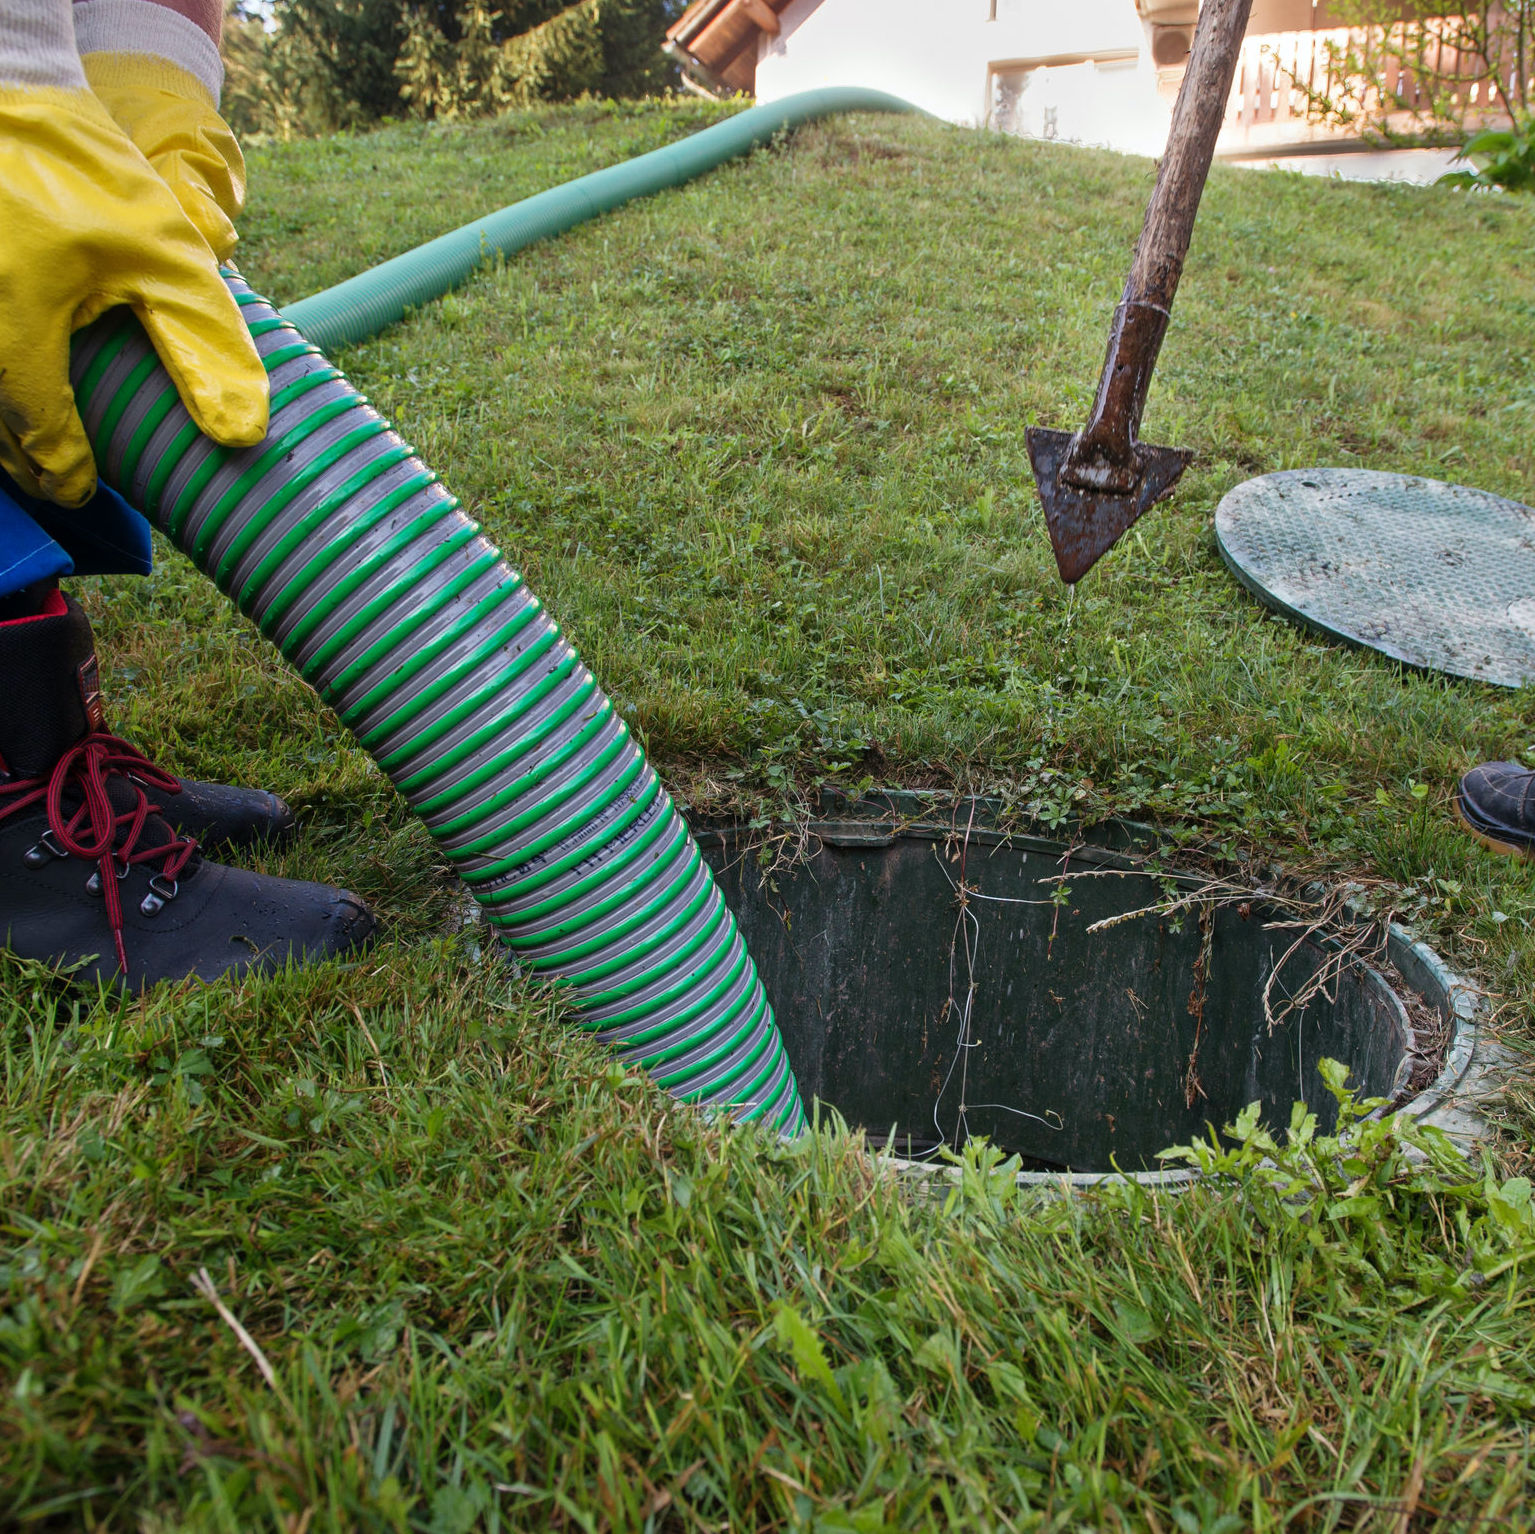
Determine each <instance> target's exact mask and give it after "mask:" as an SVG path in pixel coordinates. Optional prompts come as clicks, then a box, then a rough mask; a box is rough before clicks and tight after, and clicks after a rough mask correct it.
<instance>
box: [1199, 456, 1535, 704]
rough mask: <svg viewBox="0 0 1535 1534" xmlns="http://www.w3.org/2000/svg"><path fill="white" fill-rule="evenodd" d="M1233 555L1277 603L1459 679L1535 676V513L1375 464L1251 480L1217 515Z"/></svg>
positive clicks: (1220, 536) (1513, 683) (1227, 554)
mask: <svg viewBox="0 0 1535 1534" xmlns="http://www.w3.org/2000/svg"><path fill="white" fill-rule="evenodd" d="M1215 536H1216V539H1217V541H1218V543H1219V545H1220V551H1221V555H1222V557H1223V558H1224V559H1225V561H1226V563H1227V564H1228V565H1229V566H1230V567H1231V569H1232V571H1233V573H1234V574H1235V575H1236V577H1237V579H1238V580H1240V581H1241V582H1242V584H1243V585H1244V586H1246V587H1247V588H1248V590H1249V591H1251V592H1253V594H1254V595H1255V596H1257V597H1258V598H1259V599H1260V600H1261V601H1263V602H1266V603H1267V604H1268V605H1269V606H1270V607H1273V608H1276V609H1278V610H1279V611H1280V612H1282V613H1286V614H1288V615H1289V616H1290V617H1292V618H1296V619H1299V620H1300V621H1301V622H1303V623H1307V624H1310V625H1311V626H1312V627H1314V628H1318V629H1321V630H1322V631H1323V632H1324V633H1326V634H1329V635H1331V636H1333V637H1334V638H1337V639H1344V640H1347V641H1349V642H1350V643H1353V644H1357V645H1363V646H1365V647H1367V648H1368V649H1372V650H1379V651H1380V652H1381V653H1382V654H1383V655H1389V656H1391V657H1392V659H1393V660H1398V661H1403V662H1405V663H1406V664H1407V665H1410V666H1422V667H1425V668H1427V669H1429V670H1433V671H1443V672H1447V673H1448V674H1449V675H1450V676H1460V677H1470V678H1472V679H1474V680H1476V681H1481V682H1493V683H1496V684H1497V685H1498V686H1500V687H1518V686H1520V685H1521V684H1523V683H1525V682H1529V681H1535V511H1532V510H1531V509H1530V507H1528V506H1522V505H1520V503H1519V502H1517V501H1506V500H1504V499H1503V498H1502V497H1501V496H1496V495H1489V494H1487V493H1486V492H1485V491H1482V490H1472V489H1468V488H1467V487H1466V486H1464V485H1447V484H1444V483H1442V482H1441V481H1439V480H1434V479H1419V478H1417V477H1415V476H1413V475H1408V474H1382V473H1377V472H1375V471H1373V470H1368V469H1291V470H1286V471H1284V472H1283V473H1279V474H1265V475H1262V476H1261V477H1260V478H1258V479H1250V480H1247V481H1245V482H1244V483H1243V484H1240V485H1238V486H1237V487H1236V488H1235V489H1234V490H1232V491H1230V492H1229V493H1228V494H1227V495H1226V497H1225V499H1224V500H1223V501H1222V502H1221V504H1220V507H1219V509H1218V510H1217V511H1216V513H1215Z"/></svg>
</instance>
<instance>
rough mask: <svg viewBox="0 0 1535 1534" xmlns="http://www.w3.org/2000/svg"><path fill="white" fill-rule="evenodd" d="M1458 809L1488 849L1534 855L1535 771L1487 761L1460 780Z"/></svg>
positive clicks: (1509, 763)
mask: <svg viewBox="0 0 1535 1534" xmlns="http://www.w3.org/2000/svg"><path fill="white" fill-rule="evenodd" d="M1455 810H1456V813H1457V814H1458V815H1459V816H1460V818H1461V820H1462V821H1464V822H1465V824H1466V827H1467V829H1469V830H1470V832H1471V834H1472V835H1473V836H1474V837H1476V839H1477V840H1478V841H1479V842H1481V843H1482V845H1483V846H1485V847H1490V848H1491V849H1492V850H1493V851H1494V852H1501V853H1504V854H1507V855H1509V856H1512V857H1529V856H1531V855H1532V854H1535V772H1531V771H1530V770H1529V769H1528V768H1526V767H1521V766H1520V765H1519V764H1518V762H1484V763H1483V764H1482V765H1481V766H1480V767H1473V768H1472V769H1471V771H1470V772H1468V773H1467V774H1466V775H1465V777H1463V778H1462V779H1461V780H1460V787H1459V789H1458V791H1457V792H1456V795H1455Z"/></svg>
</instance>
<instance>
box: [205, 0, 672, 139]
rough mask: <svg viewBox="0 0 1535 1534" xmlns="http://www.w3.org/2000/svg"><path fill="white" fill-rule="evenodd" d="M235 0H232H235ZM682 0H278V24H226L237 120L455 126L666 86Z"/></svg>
mask: <svg viewBox="0 0 1535 1534" xmlns="http://www.w3.org/2000/svg"><path fill="white" fill-rule="evenodd" d="M231 3H235V0H231ZM675 9H676V4H675V0H576V3H574V4H572V3H570V0H452V3H444V4H426V3H422V0H277V4H276V6H275V9H274V13H273V14H274V16H275V18H276V20H277V22H278V28H277V30H276V31H275V32H273V33H270V34H269V33H267V32H265V30H264V28H263V26H262V25H261V23H260V22H259V21H252V22H247V23H244V24H242V25H236V26H233V27H231V28H230V29H229V31H228V34H227V36H228V41H227V43H226V54H228V55H230V56H231V58H232V59H233V66H234V72H235V75H236V77H237V83H236V87H235V89H234V91H233V92H232V97H233V102H234V107H233V110H234V118H232V120H235V119H238V120H237V122H236V126H237V127H240V126H248V127H255V128H257V129H260V130H264V131H267V132H275V133H281V134H286V133H289V132H292V131H319V130H322V129H325V128H330V127H338V126H339V127H351V126H356V125H358V124H361V123H366V122H374V121H377V120H378V119H379V118H381V117H387V116H392V115H397V114H400V113H409V114H411V115H414V116H418V117H426V118H440V119H443V120H448V121H451V120H455V119H459V118H465V117H476V116H485V115H488V114H491V113H495V112H499V111H504V110H506V109H507V108H510V107H516V106H525V105H527V104H529V103H530V102H533V101H540V100H568V99H570V98H572V97H576V96H580V95H583V94H588V93H589V94H594V95H603V96H633V95H643V94H647V93H653V92H655V91H658V90H662V89H665V88H666V87H667V85H668V84H670V82H671V81H672V79H673V78H674V71H673V70H672V69H671V67H670V66H669V65H668V63H667V61H666V60H665V58H664V56H663V55H662V53H661V51H660V44H661V39H662V37H663V35H664V33H665V30H666V26H667V23H668V21H669V20H670V18H671V16H672V14H673V12H674V11H675Z"/></svg>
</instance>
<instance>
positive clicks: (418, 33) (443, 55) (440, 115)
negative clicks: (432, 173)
mask: <svg viewBox="0 0 1535 1534" xmlns="http://www.w3.org/2000/svg"><path fill="white" fill-rule="evenodd" d="M603 8H604V0H577V3H576V4H574V5H570V6H567V7H566V8H565V9H564V10H562V11H560V12H558V13H557V14H556V15H554V16H551V17H550V18H549V20H548V21H545V22H541V23H540V24H539V25H538V26H536V27H533V28H531V29H530V30H529V31H527V32H524V33H522V34H521V35H520V36H517V37H512V38H509V39H507V40H506V41H505V42H497V41H496V27H495V18H494V16H493V15H492V13H491V10H490V8H489V7H488V6H487V5H486V4H485V3H484V0H470V3H469V4H468V5H467V7H466V8H465V10H464V11H463V13H462V14H461V16H460V18H459V20H460V32H459V37H458V40H457V41H456V42H450V41H449V40H448V38H447V37H446V35H445V34H444V33H443V32H442V31H441V29H440V28H439V27H438V25H437V23H436V22H435V21H433V20H432V19H430V18H429V17H428V16H427V15H426V14H425V13H424V12H421V11H417V12H413V13H412V14H411V15H410V17H409V19H408V21H407V23H406V35H405V44H404V46H403V48H402V49H401V50H400V57H399V59H398V61H397V62H396V64H395V74H396V75H397V76H398V77H399V80H400V95H401V97H402V98H403V99H404V100H405V101H406V102H407V103H408V105H409V106H410V109H411V111H412V112H413V113H414V114H415V115H416V116H418V117H431V118H436V119H438V120H439V121H452V120H454V119H455V118H460V117H482V116H486V115H488V114H491V113H494V112H500V111H504V110H505V109H506V108H507V107H513V106H527V105H528V104H529V103H531V102H534V101H540V100H552V99H558V98H561V97H565V98H568V97H571V96H579V95H583V94H586V93H594V92H596V91H597V90H598V89H599V87H600V86H601V83H602V73H603V49H602V15H603Z"/></svg>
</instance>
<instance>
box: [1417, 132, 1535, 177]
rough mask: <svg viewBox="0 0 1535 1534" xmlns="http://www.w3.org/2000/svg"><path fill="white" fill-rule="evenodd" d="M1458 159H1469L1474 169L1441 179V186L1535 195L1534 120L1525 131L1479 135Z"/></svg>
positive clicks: (1454, 173) (1460, 171) (1457, 172)
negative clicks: (1489, 189) (1487, 188)
mask: <svg viewBox="0 0 1535 1534" xmlns="http://www.w3.org/2000/svg"><path fill="white" fill-rule="evenodd" d="M1456 158H1457V159H1461V160H1469V161H1470V162H1471V165H1472V167H1473V168H1472V169H1471V170H1457V171H1451V172H1450V173H1449V174H1448V175H1445V176H1441V177H1440V178H1439V182H1440V185H1442V186H1462V187H1501V188H1502V189H1503V190H1504V191H1505V192H1535V117H1532V118H1530V120H1529V121H1528V122H1526V123H1525V125H1524V126H1523V128H1515V129H1513V130H1512V131H1501V130H1494V129H1490V128H1489V129H1488V130H1487V131H1486V132H1485V133H1478V134H1477V135H1476V136H1475V137H1474V138H1472V139H1471V140H1469V141H1468V142H1467V144H1466V146H1465V148H1463V149H1462V150H1461V152H1460V154H1459V155H1457V156H1456Z"/></svg>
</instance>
